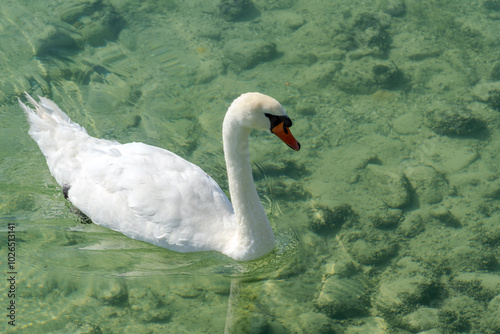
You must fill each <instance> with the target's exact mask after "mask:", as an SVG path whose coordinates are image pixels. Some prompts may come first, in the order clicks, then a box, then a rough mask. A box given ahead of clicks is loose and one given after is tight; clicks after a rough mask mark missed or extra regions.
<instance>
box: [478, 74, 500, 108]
mask: <svg viewBox="0 0 500 334" xmlns="http://www.w3.org/2000/svg"><path fill="white" fill-rule="evenodd" d="M472 96H474V97H475V98H476V99H478V100H479V101H481V102H484V103H486V104H487V105H489V106H490V107H492V108H493V109H497V110H500V81H495V82H486V83H481V84H478V85H476V86H474V88H473V89H472Z"/></svg>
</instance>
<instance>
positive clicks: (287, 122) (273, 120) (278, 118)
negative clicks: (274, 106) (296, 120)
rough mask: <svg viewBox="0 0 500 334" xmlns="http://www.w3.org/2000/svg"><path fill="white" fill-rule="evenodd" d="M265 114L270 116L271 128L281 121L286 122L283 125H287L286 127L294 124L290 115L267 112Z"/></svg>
mask: <svg viewBox="0 0 500 334" xmlns="http://www.w3.org/2000/svg"><path fill="white" fill-rule="evenodd" d="M264 115H266V117H267V118H269V121H270V122H271V130H272V129H274V128H275V127H276V126H278V125H280V124H281V123H284V124H283V125H284V126H285V129H286V128H289V127H291V126H292V120H291V119H290V118H289V117H288V116H276V115H272V114H267V113H266V114H264ZM285 131H286V130H285Z"/></svg>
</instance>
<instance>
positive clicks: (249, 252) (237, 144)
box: [222, 113, 275, 260]
mask: <svg viewBox="0 0 500 334" xmlns="http://www.w3.org/2000/svg"><path fill="white" fill-rule="evenodd" d="M249 136H250V129H248V128H244V127H242V126H241V125H240V124H239V123H238V120H237V119H236V118H235V117H234V116H232V115H231V114H230V113H228V114H227V115H226V117H225V118H224V123H223V129H222V137H223V141H224V156H225V158H226V166H227V177H228V181H229V193H230V194H231V202H232V203H233V208H234V215H235V220H236V224H237V231H236V235H235V238H234V239H233V241H232V242H231V243H230V245H228V250H227V251H226V252H225V253H226V254H228V255H229V254H231V255H230V256H231V257H233V258H235V259H238V260H251V259H255V258H258V257H260V256H262V255H264V254H267V253H268V252H270V251H271V250H272V249H273V248H274V244H275V240H274V233H273V230H272V228H271V225H270V224H269V220H268V219H267V215H266V212H265V210H264V207H263V206H262V203H261V202H260V198H259V195H258V194H257V190H256V189H255V184H254V180H253V177H252V167H251V164H250V152H249V149H248V138H249Z"/></svg>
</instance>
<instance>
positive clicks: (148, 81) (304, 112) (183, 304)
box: [0, 0, 500, 333]
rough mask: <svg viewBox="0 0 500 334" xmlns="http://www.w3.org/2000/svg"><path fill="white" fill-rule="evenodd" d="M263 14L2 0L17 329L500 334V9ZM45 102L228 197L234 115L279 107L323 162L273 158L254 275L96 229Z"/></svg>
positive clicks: (461, 6)
mask: <svg viewBox="0 0 500 334" xmlns="http://www.w3.org/2000/svg"><path fill="white" fill-rule="evenodd" d="M249 3H250V2H249ZM244 4H245V2H244V1H218V0H210V1H201V0H194V1H175V0H166V1H155V0H145V1H132V0H109V1H107V0H103V1H96V0H89V1H77V0H75V1H55V0H52V1H48V0H45V1H29V0H24V1H12V0H7V1H2V3H1V4H0V129H1V132H0V136H1V138H0V164H1V165H0V224H1V225H0V231H1V236H2V238H1V239H0V250H1V252H0V275H1V276H0V279H1V281H2V282H4V283H2V284H0V310H2V311H1V312H0V314H1V317H0V323H1V324H0V331H2V332H5V331H7V332H16V333H224V332H226V333H418V332H424V331H425V332H426V333H498V332H500V320H499V319H500V275H499V270H500V266H499V260H500V252H499V247H498V246H499V244H500V214H499V210H498V209H499V207H500V181H499V172H500V168H499V165H500V164H499V162H500V160H499V158H498V155H499V153H500V126H499V125H500V57H499V54H500V52H499V51H500V46H499V43H498V32H499V31H500V1H496V0H484V1H459V2H454V1H430V0H425V1H411V0H407V1H402V0H401V1H400V0H380V1H373V2H371V1H327V0H319V1H306V0H274V1H267V0H254V1H253V2H252V4H251V5H250V4H247V5H244ZM239 6H240V7H239ZM23 91H27V92H28V93H30V94H31V95H34V96H36V95H40V96H46V97H48V98H50V99H52V100H54V101H55V102H56V103H57V104H58V105H59V106H60V107H61V108H62V109H63V110H64V111H66V112H67V114H68V115H69V116H70V117H71V119H72V120H73V121H74V122H77V123H79V124H81V125H82V126H84V127H85V128H86V129H87V131H88V132H89V134H91V135H93V136H96V137H100V138H107V139H113V140H117V141H119V142H122V143H125V142H131V141H141V142H145V143H147V144H151V145H156V146H160V147H163V148H166V149H168V150H171V151H173V152H175V153H177V154H179V155H180V156H182V157H184V158H186V159H187V160H189V161H191V162H193V163H195V164H197V165H199V166H200V167H202V168H203V169H204V170H205V171H206V172H207V173H209V174H210V175H211V176H212V177H213V178H214V179H215V180H216V181H217V182H218V183H219V184H220V185H221V187H222V189H223V190H224V191H226V192H227V181H226V176H225V166H224V159H223V155H222V141H221V132H220V130H221V123H222V119H223V117H224V113H225V110H226V109H227V107H228V106H229V104H230V103H231V101H232V100H233V99H234V98H236V97H237V96H238V95H239V94H241V93H244V92H249V91H259V92H262V93H265V94H268V95H271V96H273V97H274V98H276V99H278V100H279V101H280V102H281V103H282V104H283V106H284V107H285V108H286V109H287V112H288V114H289V116H290V117H291V119H292V120H293V123H294V125H293V128H292V130H293V134H294V136H295V137H296V138H297V139H298V140H299V142H300V143H301V146H302V149H301V151H300V152H293V151H292V150H290V149H289V148H287V147H286V146H285V145H283V144H282V143H280V142H279V141H278V140H276V138H275V137H274V136H271V135H269V134H261V133H255V134H252V143H251V154H252V159H253V161H254V166H253V167H254V177H255V180H256V184H257V189H258V191H259V194H260V196H261V199H262V201H263V203H264V206H265V208H266V210H267V211H268V216H269V219H270V221H271V225H272V226H273V228H274V231H275V233H276V235H277V239H278V245H277V247H276V249H275V250H274V251H273V252H272V253H271V254H269V255H268V256H266V257H264V258H262V259H260V260H257V261H252V262H248V263H244V262H236V261H233V260H231V259H229V258H227V257H225V256H223V255H221V254H219V253H214V252H205V253H191V254H179V253H175V252H172V251H169V250H165V249H162V248H158V247H154V246H152V245H149V244H146V243H143V242H139V241H135V240H131V239H129V238H127V237H125V236H123V235H121V234H119V233H116V232H113V231H110V230H107V229H105V228H102V227H100V226H97V225H94V224H82V222H81V218H80V217H79V216H78V215H77V214H75V211H74V209H73V208H72V207H71V206H70V205H69V204H68V203H67V202H66V201H65V200H64V197H63V195H62V192H61V189H60V187H59V186H58V185H57V183H56V182H55V180H54V179H53V178H52V176H51V175H50V173H49V171H48V168H47V166H46V163H45V159H44V157H43V155H42V154H41V153H40V151H39V149H38V147H37V145H36V144H35V143H34V142H33V141H32V139H31V138H30V137H29V135H28V134H27V122H26V120H25V117H24V115H23V113H22V111H21V110H20V108H19V106H18V104H17V99H18V98H21V99H23V98H24V97H23V95H22V92H23ZM349 206H350V208H351V209H350V210H349V209H348V208H349ZM9 235H10V236H11V237H10V239H9ZM13 235H14V236H15V240H14V237H13ZM12 241H15V244H12V243H9V242H12ZM9 247H10V248H12V247H15V258H14V257H12V256H11V257H9V253H12V251H13V249H11V250H9ZM10 266H11V267H10ZM12 276H13V278H14V279H11V277H12ZM11 305H15V309H13V308H12V307H11ZM8 308H9V309H8ZM9 316H10V317H9ZM9 322H10V323H9ZM14 324H15V326H13V325H14Z"/></svg>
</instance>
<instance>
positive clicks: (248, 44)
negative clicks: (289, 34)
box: [224, 40, 277, 69]
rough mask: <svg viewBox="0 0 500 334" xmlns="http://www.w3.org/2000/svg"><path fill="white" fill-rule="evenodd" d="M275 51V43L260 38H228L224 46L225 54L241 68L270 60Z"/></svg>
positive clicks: (248, 67)
mask: <svg viewBox="0 0 500 334" xmlns="http://www.w3.org/2000/svg"><path fill="white" fill-rule="evenodd" d="M276 53H277V51H276V44H274V43H271V42H266V41H262V40H255V41H243V40H230V41H228V42H227V43H226V45H225V48H224V54H225V56H226V57H227V58H229V59H231V60H232V61H233V62H234V63H235V64H236V65H238V66H239V67H241V68H243V69H250V68H252V67H254V66H256V65H258V64H259V63H261V62H265V61H268V60H271V59H272V58H273V57H274V56H275V55H276Z"/></svg>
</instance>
